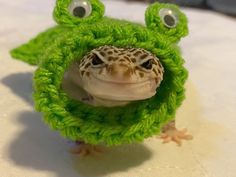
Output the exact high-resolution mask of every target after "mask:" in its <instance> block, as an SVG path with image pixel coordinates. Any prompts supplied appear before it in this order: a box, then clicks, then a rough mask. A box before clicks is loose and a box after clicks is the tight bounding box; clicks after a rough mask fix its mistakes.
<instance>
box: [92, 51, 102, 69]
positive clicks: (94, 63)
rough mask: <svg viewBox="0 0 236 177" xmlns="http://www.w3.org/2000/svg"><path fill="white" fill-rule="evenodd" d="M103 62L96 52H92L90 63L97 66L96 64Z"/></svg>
mask: <svg viewBox="0 0 236 177" xmlns="http://www.w3.org/2000/svg"><path fill="white" fill-rule="evenodd" d="M103 63H104V62H103V61H102V60H101V59H100V58H99V57H98V56H97V55H96V54H94V56H93V59H92V64H93V65H94V66H98V65H101V64H103Z"/></svg>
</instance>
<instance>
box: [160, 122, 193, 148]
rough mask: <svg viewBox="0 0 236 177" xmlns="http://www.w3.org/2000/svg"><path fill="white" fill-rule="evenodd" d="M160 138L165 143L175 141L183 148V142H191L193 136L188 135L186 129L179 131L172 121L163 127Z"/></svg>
mask: <svg viewBox="0 0 236 177" xmlns="http://www.w3.org/2000/svg"><path fill="white" fill-rule="evenodd" d="M160 138H161V139H163V143H169V142H171V141H174V142H176V143H177V145H178V146H181V145H182V140H191V139H193V136H192V135H190V134H188V133H187V129H186V128H185V129H183V130H178V129H177V128H176V126H175V121H171V122H169V123H168V124H167V125H166V126H164V127H163V129H162V134H161V135H160Z"/></svg>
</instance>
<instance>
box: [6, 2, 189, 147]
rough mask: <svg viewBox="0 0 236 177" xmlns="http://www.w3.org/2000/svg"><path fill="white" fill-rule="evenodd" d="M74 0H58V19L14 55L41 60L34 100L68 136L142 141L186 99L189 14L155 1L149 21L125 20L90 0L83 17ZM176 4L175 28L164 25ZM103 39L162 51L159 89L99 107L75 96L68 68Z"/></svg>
mask: <svg viewBox="0 0 236 177" xmlns="http://www.w3.org/2000/svg"><path fill="white" fill-rule="evenodd" d="M70 2H71V0H57V3H56V7H55V10H54V18H55V20H56V22H57V23H58V26H55V27H53V28H51V29H48V30H47V31H45V32H43V33H41V34H39V35H38V36H37V37H36V38H34V39H32V40H31V41H29V42H28V43H26V44H24V45H22V46H20V47H18V48H16V49H13V50H12V51H11V55H12V56H13V57H15V58H18V59H20V60H22V61H25V62H27V63H29V64H31V65H37V66H38V69H37V70H36V72H35V75H34V101H35V107H36V110H37V111H40V112H43V116H44V120H45V122H46V123H47V124H48V125H49V126H50V127H51V128H52V129H54V130H57V131H59V132H60V133H61V134H62V135H63V136H64V137H66V138H69V139H71V140H83V141H85V142H86V143H89V144H99V143H104V144H106V145H110V146H111V145H119V144H123V143H132V142H140V141H142V140H143V139H145V138H147V137H150V136H152V135H154V134H158V133H159V132H160V130H161V128H162V127H163V126H164V125H165V124H166V123H168V122H169V121H170V120H172V119H174V117H175V112H176V110H177V108H178V107H179V106H180V105H181V103H182V101H183V99H184V91H185V89H184V83H185V80H186V78H187V71H186V69H185V68H184V67H183V63H184V60H183V58H182V57H181V54H180V51H179V49H178V47H177V45H176V42H178V41H179V40H180V38H181V37H183V36H185V35H187V32H188V29H187V19H186V17H185V15H184V14H183V13H182V12H180V10H179V9H178V7H177V6H175V5H170V4H160V3H154V4H152V5H150V6H149V7H148V9H147V10H146V14H145V19H146V24H147V27H145V26H143V25H141V24H136V23H133V22H128V21H125V20H118V19H112V18H109V17H103V14H104V6H103V4H102V3H101V2H100V1H98V0H89V2H90V3H91V5H92V13H91V15H90V16H89V17H86V18H77V17H74V16H72V15H71V14H70V13H69V12H68V5H69V3H70ZM162 8H171V9H173V10H174V11H176V12H177V13H178V24H177V26H176V27H175V28H171V29H169V28H167V27H166V26H164V25H163V22H162V21H161V18H160V17H159V15H158V11H159V10H160V9H162ZM103 45H113V46H116V47H124V48H125V47H134V48H143V49H145V50H147V51H149V52H151V53H152V54H154V55H156V56H157V57H158V58H159V60H160V61H161V63H162V65H163V67H164V69H165V73H164V79H163V81H162V83H161V86H160V87H159V88H158V91H157V94H156V95H155V96H154V97H152V98H150V99H147V100H141V101H135V102H132V103H130V104H128V105H126V106H122V107H111V108H106V107H94V106H91V105H88V104H85V103H83V102H80V101H78V100H74V99H71V98H70V97H69V96H68V94H67V93H65V91H64V90H63V89H62V88H61V83H62V80H63V76H64V73H65V72H66V71H67V70H68V68H69V66H70V65H71V64H72V63H73V61H74V59H75V58H76V59H81V58H82V57H83V56H84V55H85V54H86V53H87V52H89V51H91V50H92V49H94V48H97V47H99V46H103Z"/></svg>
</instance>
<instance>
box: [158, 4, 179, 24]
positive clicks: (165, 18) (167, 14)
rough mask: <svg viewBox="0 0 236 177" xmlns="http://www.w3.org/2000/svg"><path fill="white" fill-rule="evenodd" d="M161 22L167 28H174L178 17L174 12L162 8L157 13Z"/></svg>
mask: <svg viewBox="0 0 236 177" xmlns="http://www.w3.org/2000/svg"><path fill="white" fill-rule="evenodd" d="M159 15H160V17H161V20H162V22H163V23H164V25H165V26H166V27H168V28H175V27H176V26H177V24H178V16H177V14H176V13H175V11H174V10H172V9H170V8H163V9H161V10H160V11H159Z"/></svg>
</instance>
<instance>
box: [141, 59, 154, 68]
mask: <svg viewBox="0 0 236 177" xmlns="http://www.w3.org/2000/svg"><path fill="white" fill-rule="evenodd" d="M141 66H142V67H143V68H145V69H148V70H150V69H152V60H147V61H145V62H144V63H143V64H142V65H141Z"/></svg>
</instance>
